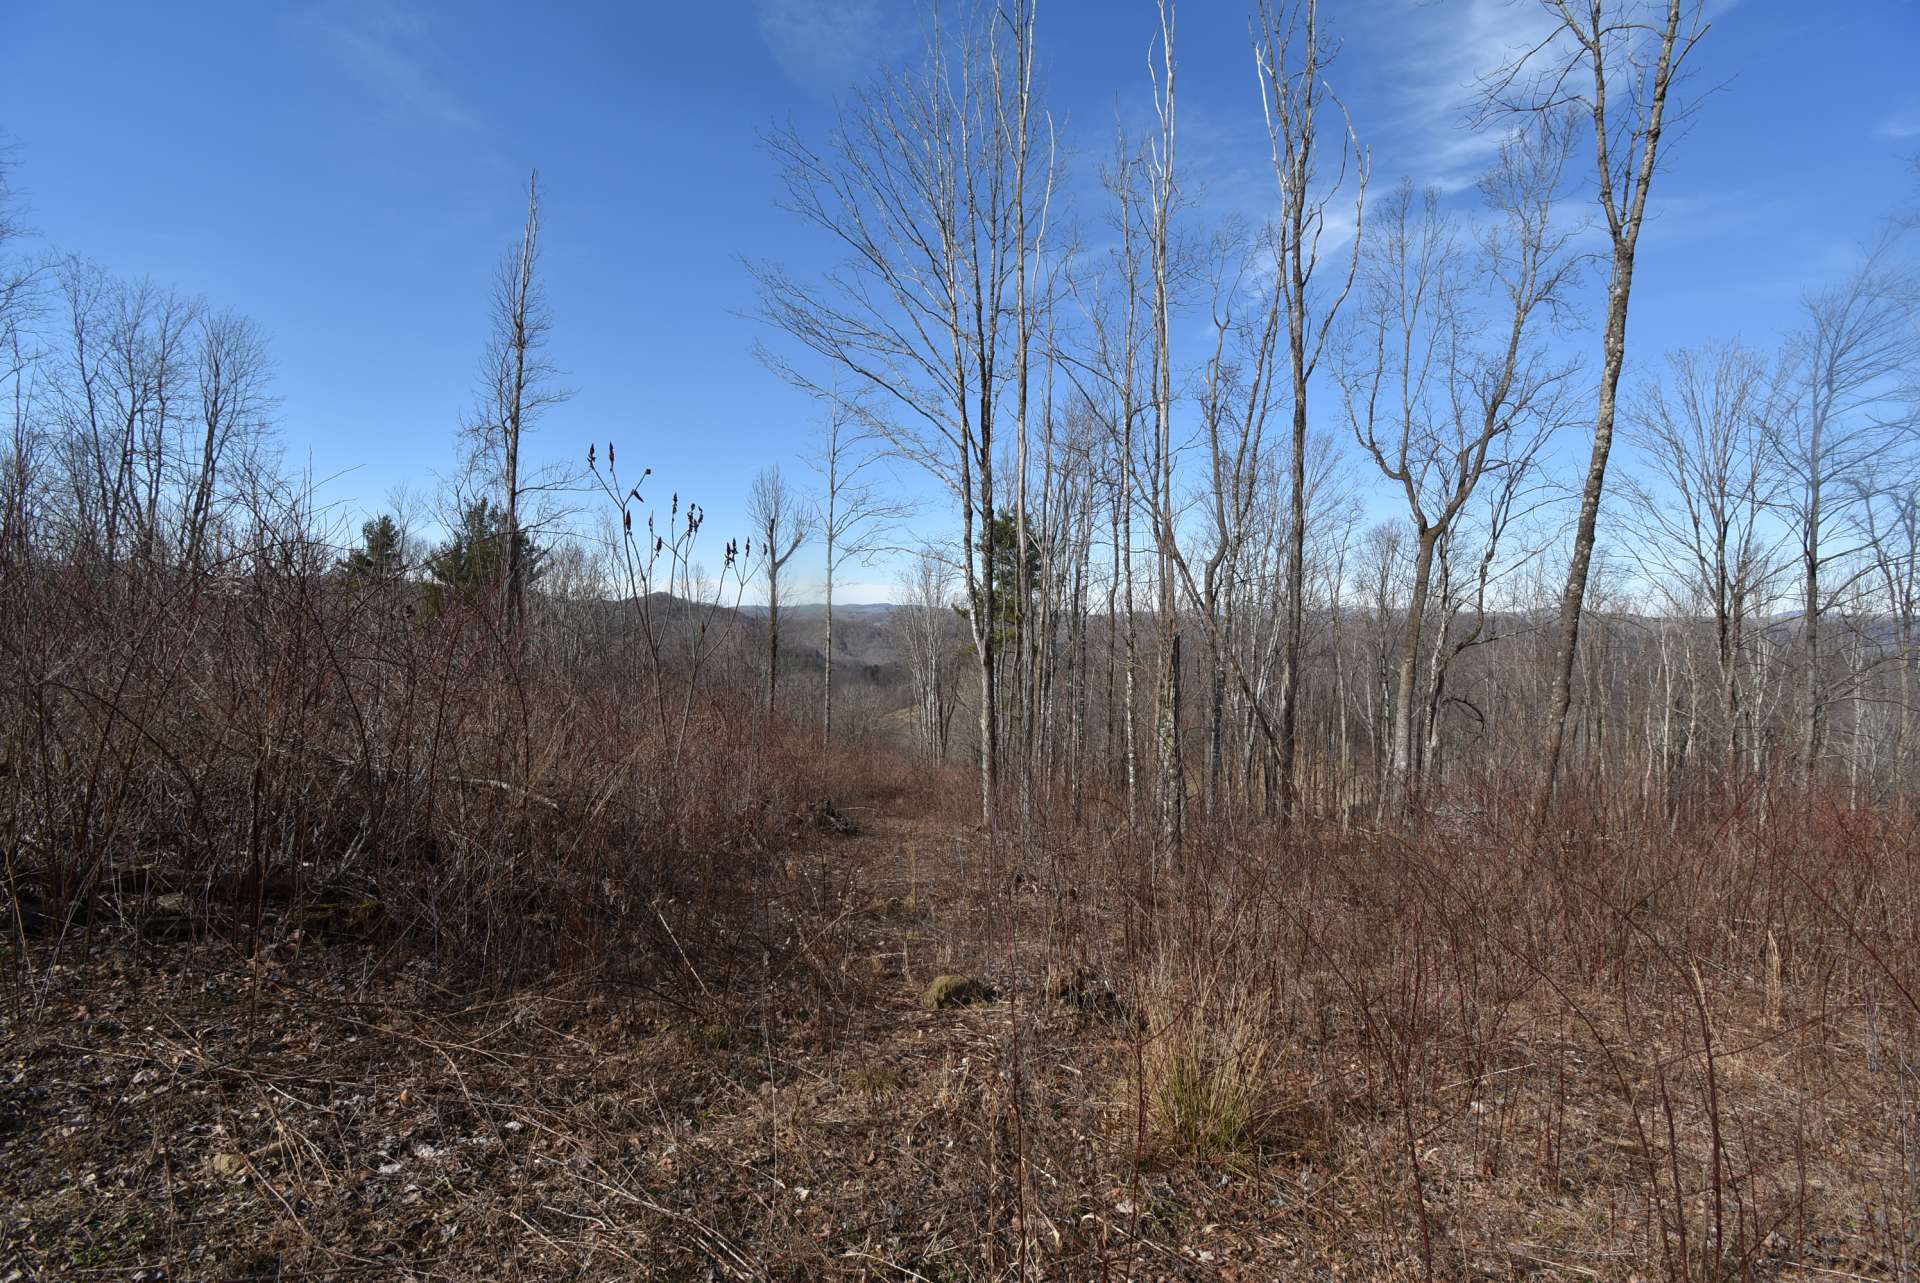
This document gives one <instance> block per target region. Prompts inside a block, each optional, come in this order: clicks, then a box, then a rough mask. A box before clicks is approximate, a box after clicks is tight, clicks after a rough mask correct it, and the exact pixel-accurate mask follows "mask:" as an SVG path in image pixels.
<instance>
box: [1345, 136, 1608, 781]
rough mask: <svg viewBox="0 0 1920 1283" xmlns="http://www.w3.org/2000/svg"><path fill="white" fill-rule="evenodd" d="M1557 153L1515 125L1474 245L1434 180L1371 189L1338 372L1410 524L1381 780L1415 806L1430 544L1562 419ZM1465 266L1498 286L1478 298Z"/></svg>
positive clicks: (1564, 247) (1560, 139)
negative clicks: (1350, 335)
mask: <svg viewBox="0 0 1920 1283" xmlns="http://www.w3.org/2000/svg"><path fill="white" fill-rule="evenodd" d="M1565 154H1566V141H1565V133H1564V131H1563V130H1561V129H1560V128H1558V127H1557V123H1556V122H1554V121H1551V120H1546V121H1542V122H1540V124H1539V127H1538V128H1536V129H1533V130H1530V131H1527V132H1525V133H1522V134H1521V135H1519V136H1517V137H1516V138H1514V139H1512V140H1509V142H1508V143H1507V144H1506V145H1505V146H1503V148H1502V149H1501V156H1500V161H1499V164H1498V165H1497V166H1496V167H1495V169H1494V170H1493V171H1492V172H1491V173H1489V174H1488V175H1487V176H1486V178H1485V179H1483V180H1482V183H1481V189H1482V191H1483V193H1484V194H1485V197H1486V201H1487V205H1488V207H1489V209H1490V211H1491V212H1492V213H1493V214H1494V215H1495V217H1496V219H1497V221H1496V222H1495V224H1494V225H1493V226H1492V227H1491V228H1490V229H1489V230H1488V231H1486V232H1485V233H1483V234H1482V236H1481V237H1480V238H1479V244H1478V246H1477V251H1478V252H1477V253H1472V254H1469V253H1468V252H1467V251H1466V250H1465V247H1463V246H1462V245H1461V243H1460V234H1459V231H1458V229H1457V228H1456V227H1455V225H1454V224H1453V222H1452V220H1451V219H1449V218H1448V217H1447V216H1446V215H1444V214H1443V213H1442V212H1441V211H1440V207H1439V199H1438V196H1437V195H1436V194H1435V193H1433V192H1426V193H1423V194H1416V193H1415V192H1414V190H1413V188H1412V187H1411V186H1410V185H1403V186H1401V187H1400V188H1398V189H1396V190H1395V191H1394V192H1393V193H1392V194H1391V195H1390V196H1389V197H1388V198H1387V199H1386V200H1385V201H1384V202H1379V203H1376V205H1375V213H1374V220H1373V225H1372V228H1371V229H1370V230H1371V235H1370V237H1369V238H1368V246H1367V251H1366V255H1365V259H1364V262H1363V266H1362V268H1361V297H1360V300H1359V305H1358V306H1359V315H1358V317H1357V318H1356V319H1357V322H1358V324H1357V325H1356V326H1355V333H1354V341H1353V342H1352V343H1351V344H1350V345H1349V347H1348V349H1347V351H1346V352H1344V353H1343V359H1342V361H1341V363H1340V364H1341V369H1340V372H1339V381H1340V383H1341V385H1342V390H1343V396H1344V400H1345V404H1346V413H1347V418H1348V421H1349V423H1350V425H1351V427H1352V429H1353V433H1354V437H1355V439H1356V440H1357V441H1358V442H1359V444H1360V447H1361V449H1362V450H1364V451H1365V452H1366V454H1367V456H1368V457H1369V458H1370V459H1372V461H1373V463H1374V465H1375V466H1376V467H1377V468H1378V469H1379V470H1380V473H1381V475H1382V476H1384V477H1385V478H1386V479H1387V480H1388V481H1389V482H1391V483H1393V484H1394V485H1395V486H1397V487H1398V488H1399V490H1400V492H1401V495H1402V497H1403V498H1404V500H1405V503H1406V508H1407V515H1408V519H1409V521H1410V522H1411V525H1412V530H1411V533H1412V536H1413V564H1412V572H1411V573H1412V579H1411V582H1410V585H1409V589H1408V597H1407V605H1406V627H1405V634H1404V636H1403V638H1402V639H1401V643H1400V651H1399V668H1398V671H1397V673H1396V674H1395V678H1394V696H1393V715H1392V725H1391V730H1390V731H1389V736H1390V740H1389V747H1388V749H1387V753H1388V763H1387V785H1388V788H1387V795H1386V797H1385V798H1383V801H1384V802H1386V803H1387V804H1390V805H1393V806H1397V807H1399V808H1401V809H1411V807H1412V803H1413V800H1414V793H1415V791H1416V790H1415V783H1416V777H1417V773H1418V765H1417V761H1416V753H1417V751H1418V746H1417V743H1416V740H1415V733H1414V732H1415V709H1416V708H1417V707H1420V706H1422V705H1423V703H1424V701H1423V700H1422V698H1421V695H1420V692H1419V691H1418V689H1417V678H1418V673H1419V665H1420V660H1421V631H1422V628H1423V626H1424V625H1425V623H1426V617H1427V612H1428V600H1429V597H1430V594H1431V592H1432V584H1433V571H1434V561H1435V553H1436V550H1438V549H1439V548H1441V547H1442V545H1443V544H1444V543H1445V541H1446V540H1447V539H1448V537H1449V535H1450V534H1451V533H1452V532H1453V529H1454V523H1455V522H1456V521H1457V520H1458V519H1459V518H1460V516H1461V514H1462V513H1463V512H1464V511H1465V510H1466V508H1467V505H1468V502H1469V501H1470V500H1471V499H1472V498H1473V497H1474V493H1475V491H1476V490H1477V488H1478V487H1479V486H1480V484H1481V482H1482V481H1483V480H1485V479H1486V478H1487V477H1488V476H1489V475H1493V476H1498V475H1500V474H1502V473H1505V472H1511V471H1517V470H1524V469H1526V468H1528V467H1530V466H1531V463H1532V460H1533V458H1534V456H1535V454H1536V453H1537V451H1538V449H1539V446H1540V444H1541V442H1542V441H1543V440H1544V439H1545V437H1546V436H1547V434H1548V433H1549V432H1551V430H1552V429H1553V428H1554V427H1556V426H1557V425H1558V419H1559V416H1560V414H1561V412H1562V409H1561V407H1562V395H1563V393H1564V390H1565V385H1566V381H1567V377H1568V374H1569V370H1568V368H1567V367H1566V366H1565V365H1564V364H1560V363H1556V362H1554V361H1553V360H1551V359H1550V358H1549V357H1548V356H1547V355H1546V354H1545V352H1544V351H1543V350H1542V342H1541V331H1542V330H1543V329H1544V328H1546V326H1547V325H1548V324H1550V322H1551V321H1552V320H1553V318H1554V314H1555V312H1556V311H1557V310H1558V309H1560V308H1562V307H1563V306H1564V305H1565V303H1566V292H1567V287H1568V281H1569V278H1570V276H1571V275H1572V272H1573V259H1572V257H1571V255H1570V254H1569V253H1568V242H1569V240H1570V239H1571V235H1570V233H1568V232H1566V231H1564V230H1561V229H1560V228H1559V227H1557V226H1556V224H1555V221H1554V194H1555V192H1556V191H1557V190H1558V188H1559V186H1560V173H1561V167H1562V163H1563V160H1564V157H1565ZM1474 282H1487V283H1489V284H1490V285H1491V286H1492V288H1491V289H1490V290H1488V291H1486V293H1488V294H1490V295H1491V298H1487V299H1485V300H1484V302H1485V305H1487V306H1489V307H1491V308H1492V309H1494V311H1493V314H1492V315H1491V316H1483V315H1480V314H1479V313H1480V305H1481V304H1482V298H1481V297H1480V294H1481V291H1479V290H1477V289H1476V287H1475V285H1474Z"/></svg>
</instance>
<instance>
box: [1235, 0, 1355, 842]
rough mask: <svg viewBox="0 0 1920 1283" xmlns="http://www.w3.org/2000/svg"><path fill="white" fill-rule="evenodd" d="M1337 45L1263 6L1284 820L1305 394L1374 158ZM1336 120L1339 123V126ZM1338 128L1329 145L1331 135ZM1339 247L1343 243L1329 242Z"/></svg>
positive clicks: (1333, 313) (1291, 782) (1291, 752)
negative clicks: (1282, 400)
mask: <svg viewBox="0 0 1920 1283" xmlns="http://www.w3.org/2000/svg"><path fill="white" fill-rule="evenodd" d="M1335 47H1336V46H1335V45H1334V44H1333V42H1332V40H1331V39H1330V38H1329V36H1328V35H1327V33H1326V32H1325V31H1324V30H1323V28H1322V26H1321V21H1320V4H1319V0H1278V2H1277V3H1272V2H1269V0H1262V3H1261V5H1260V8H1259V10H1258V12H1257V16H1256V19H1255V27H1254V64H1255V67H1256V69H1257V71H1258V73H1259V81H1260V101H1261V106H1262V108H1263V109H1264V111H1265V115H1266V124H1267V139H1268V144H1269V149H1270V156H1271V159H1272V163H1273V176H1274V180H1275V182H1276V183H1277V184H1278V185H1279V196H1280V209H1279V224H1280V256H1281V263H1280V270H1279V271H1278V272H1277V273H1276V275H1275V280H1276V281H1277V283H1278V288H1279V290H1280V294H1281V298H1282V300H1283V303H1284V308H1285V313H1286V341H1287V366H1288V371H1289V374H1290V375H1291V386H1290V388H1289V392H1290V394H1291V401H1292V407H1293V436H1292V452H1291V455H1290V456H1289V458H1290V462H1289V465H1288V466H1289V477H1290V487H1291V489H1290V495H1289V499H1288V517H1287V536H1286V563H1287V569H1286V575H1287V581H1286V582H1287V587H1286V592H1287V599H1286V620H1287V622H1286V640H1285V649H1284V652H1283V657H1282V660H1281V663H1282V670H1281V680H1280V709H1279V719H1278V722H1279V726H1278V735H1279V741H1280V743H1279V753H1280V760H1279V763H1278V765H1277V767H1276V769H1277V771H1278V774H1279V786H1280V814H1281V817H1282V818H1283V819H1287V818H1291V817H1292V815H1293V813H1294V810H1295V807H1296V800H1297V792H1298V780H1297V778H1296V765H1295V763H1296V759H1297V757H1298V755H1299V747H1300V745H1299V740H1300V732H1299V724H1300V690H1301V671H1302V668H1303V666H1304V658H1305V657H1304V654H1303V650H1304V647H1305V641H1306V631H1305V630H1306V593H1307V570H1306V546H1307V430H1308V424H1309V421H1310V416H1309V412H1308V404H1307V390H1308V387H1309V386H1310V385H1311V383H1312V380H1313V375H1314V371H1315V370H1316V369H1317V368H1318V367H1319V364H1320V358H1321V356H1322V355H1324V354H1325V352H1326V348H1327V340H1328V338H1329V336H1330V335H1331V334H1332V333H1333V326H1334V321H1335V319H1336V317H1337V316H1338V313H1339V311H1340V306H1341V304H1342V303H1344V302H1345V301H1346V297H1347V294H1348V292H1349V291H1350V290H1351V289H1352V287H1353V281H1354V276H1355V274H1356V273H1357V272H1358V270H1359V265H1360V234H1361V231H1362V228H1363V223H1364V219H1363V216H1364V214H1365V212H1366V199H1367V177H1368V168H1369V165H1368V159H1367V154H1366V152H1365V151H1363V150H1362V148H1361V146H1360V141H1359V139H1358V137H1357V136H1356V135H1355V134H1354V131H1353V125H1352V122H1351V121H1350V120H1349V119H1348V118H1347V115H1346V111H1345V109H1344V108H1343V107H1342V106H1341V104H1340V100H1339V99H1338V98H1336V97H1335V96H1334V94H1333V92H1332V90H1331V88H1330V87H1329V86H1328V83H1327V80H1326V70H1327V64H1328V63H1329V62H1330V61H1331V60H1332V56H1333V51H1334V49H1335ZM1336 115H1337V116H1338V121H1337V125H1336V122H1335V120H1334V117H1335V116H1336ZM1329 127H1333V128H1332V133H1333V137H1332V139H1331V141H1330V142H1328V141H1326V140H1324V139H1323V132H1325V131H1328V130H1329ZM1349 174H1351V176H1352V185H1353V197H1352V200H1353V226H1352V228H1351V232H1352V238H1351V241H1350V249H1349V251H1348V252H1347V253H1346V254H1345V256H1344V257H1345V259H1346V262H1345V263H1344V264H1341V263H1340V262H1339V260H1338V259H1336V260H1335V261H1334V270H1335V272H1336V275H1335V277H1334V278H1333V282H1334V283H1333V284H1332V285H1331V286H1330V287H1328V286H1325V285H1323V284H1322V283H1321V282H1320V279H1319V278H1320V253H1321V246H1322V243H1323V241H1327V237H1328V234H1329V232H1330V230H1334V229H1332V228H1331V227H1330V224H1329V221H1328V218H1329V213H1330V211H1333V210H1336V209H1339V208H1341V206H1339V205H1336V203H1335V202H1336V201H1337V200H1338V199H1339V198H1340V197H1341V195H1342V188H1343V187H1345V186H1346V184H1347V182H1348V178H1349ZM1327 244H1328V247H1329V249H1330V250H1333V249H1337V246H1338V240H1337V238H1336V239H1335V240H1333V241H1330V242H1327Z"/></svg>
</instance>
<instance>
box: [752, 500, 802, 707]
mask: <svg viewBox="0 0 1920 1283" xmlns="http://www.w3.org/2000/svg"><path fill="white" fill-rule="evenodd" d="M747 520H748V521H749V522H750V523H751V524H752V526H753V537H754V538H755V539H757V540H759V542H760V573H761V575H762V576H763V577H764V578H765V579H766V582H767V719H768V720H769V721H771V720H772V719H773V715H774V700H775V698H776V697H777V696H778V694H779V690H780V606H781V597H782V594H783V591H784V590H783V589H782V587H781V584H780V575H781V572H782V571H784V570H785V569H786V566H787V562H789V561H791V560H792V559H793V554H794V553H796V552H798V551H800V549H801V547H802V546H803V545H804V544H805V543H806V542H807V540H808V539H809V538H811V537H812V535H813V515H812V514H811V513H810V512H808V511H807V508H806V505H805V504H804V503H803V502H802V500H801V498H800V496H799V495H798V494H796V493H794V492H793V491H791V490H789V489H788V488H787V482H786V478H784V477H782V476H781V475H780V469H779V468H777V467H775V468H763V469H762V470H761V471H760V472H759V473H758V474H757V475H756V476H755V477H754V479H753V489H752V490H751V491H750V492H748V495H747Z"/></svg>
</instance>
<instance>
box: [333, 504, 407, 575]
mask: <svg viewBox="0 0 1920 1283" xmlns="http://www.w3.org/2000/svg"><path fill="white" fill-rule="evenodd" d="M404 542H405V541H404V540H403V538H402V537H401V534H400V527H399V525H398V524H397V523H396V522H395V521H394V519H393V518H392V517H390V516H388V515H387V514H386V513H381V514H380V515H379V516H378V517H375V518H374V519H373V520H372V521H369V522H367V523H366V524H365V525H363V526H361V527H360V546H359V547H358V548H355V549H354V550H353V551H352V552H350V553H348V554H347V555H346V556H345V557H343V558H342V559H341V561H340V570H341V572H342V573H343V574H346V575H348V576H350V577H352V578H355V579H374V580H380V581H385V580H388V579H392V578H394V577H396V576H397V575H399V573H400V572H401V570H403V569H404V568H405V555H404V553H405V550H404V547H403V544H404Z"/></svg>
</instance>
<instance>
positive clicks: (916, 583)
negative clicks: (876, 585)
mask: <svg viewBox="0 0 1920 1283" xmlns="http://www.w3.org/2000/svg"><path fill="white" fill-rule="evenodd" d="M952 582H953V572H952V569H951V567H950V566H949V565H948V563H947V562H946V561H945V560H944V559H943V558H941V557H940V556H938V555H937V554H936V553H934V552H933V551H931V550H928V549H922V550H921V551H919V552H917V553H915V554H914V556H913V557H912V559H911V560H910V561H909V562H908V563H907V567H906V569H904V570H902V571H901V572H900V578H899V585H900V604H899V606H898V608H897V609H896V610H895V611H894V613H893V627H894V630H895V637H896V639H897V641H898V644H899V646H900V649H901V651H902V652H903V653H904V654H905V655H906V659H907V668H908V670H909V671H910V672H911V673H912V675H913V686H914V703H915V712H916V715H917V716H916V718H915V720H916V722H917V724H918V727H919V732H920V742H921V745H922V747H923V748H924V749H925V750H926V753H927V756H928V757H929V758H930V759H931V760H932V761H934V762H936V763H940V762H945V761H946V760H947V738H948V734H949V732H950V730H951V728H952V724H953V710H954V703H955V692H954V680H953V669H952V665H951V663H950V662H949V661H950V660H951V659H952V658H953V657H954V655H955V654H956V653H957V647H955V645H954V644H953V628H954V622H953V615H954V612H953V605H952V596H953V593H952Z"/></svg>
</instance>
